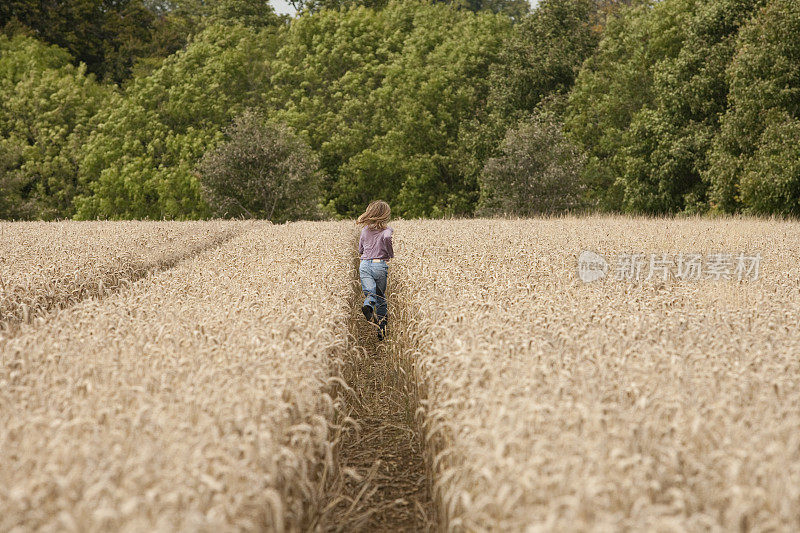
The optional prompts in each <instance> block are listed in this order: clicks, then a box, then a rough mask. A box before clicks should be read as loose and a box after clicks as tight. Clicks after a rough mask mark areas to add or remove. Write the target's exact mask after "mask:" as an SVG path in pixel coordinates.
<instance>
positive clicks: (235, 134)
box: [198, 110, 321, 222]
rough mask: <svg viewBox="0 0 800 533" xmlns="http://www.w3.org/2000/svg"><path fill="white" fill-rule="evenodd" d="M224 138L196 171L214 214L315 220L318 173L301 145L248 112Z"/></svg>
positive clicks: (283, 128)
mask: <svg viewBox="0 0 800 533" xmlns="http://www.w3.org/2000/svg"><path fill="white" fill-rule="evenodd" d="M226 135H227V139H226V140H225V142H223V143H221V144H220V145H218V146H217V147H216V148H214V149H212V150H210V151H208V152H206V154H205V155H204V156H203V159H202V160H201V161H200V164H199V167H198V169H199V171H200V174H201V177H200V182H201V185H202V188H203V194H204V196H205V198H206V200H207V201H208V204H209V205H210V206H211V208H212V210H213V213H214V215H215V216H222V217H231V216H247V217H250V218H261V219H267V220H271V221H273V222H286V221H287V220H297V219H301V218H305V219H309V218H317V217H318V216H319V214H320V213H319V210H318V207H317V206H318V203H319V200H320V195H321V191H320V184H321V175H320V172H319V167H318V161H317V156H316V154H314V153H313V152H312V151H311V148H310V147H309V146H308V144H307V143H306V142H305V141H303V140H302V139H301V138H300V137H298V136H297V135H296V134H295V133H294V132H293V131H292V130H291V129H290V128H288V127H287V126H285V125H283V124H270V123H268V122H267V121H266V120H265V119H264V117H263V116H261V115H260V114H259V113H257V112H255V111H252V110H247V111H245V112H244V113H243V114H241V115H239V116H238V117H236V119H235V120H234V122H233V124H232V125H231V126H230V127H229V128H228V129H227V130H226Z"/></svg>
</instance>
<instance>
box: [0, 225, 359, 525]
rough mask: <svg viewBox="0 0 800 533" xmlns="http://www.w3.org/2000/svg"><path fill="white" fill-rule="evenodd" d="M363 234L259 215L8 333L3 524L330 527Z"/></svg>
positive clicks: (2, 359)
mask: <svg viewBox="0 0 800 533" xmlns="http://www.w3.org/2000/svg"><path fill="white" fill-rule="evenodd" d="M352 238H353V230H352V222H347V223H345V222H342V223H293V224H288V225H281V226H274V225H271V224H258V225H255V226H253V227H252V228H251V229H250V230H249V231H248V232H246V233H244V234H242V235H240V236H238V237H236V238H234V239H232V240H231V241H229V242H227V243H226V244H224V245H223V246H221V247H219V248H215V249H212V250H206V251H205V252H203V253H201V254H199V255H198V256H197V257H195V258H193V259H191V260H188V261H183V262H181V263H179V264H178V265H177V266H176V267H175V268H172V269H170V270H167V271H164V272H162V273H160V274H158V275H155V276H148V277H146V278H144V279H141V280H139V281H138V282H136V283H134V284H132V285H131V286H130V287H129V288H128V289H126V290H125V291H121V292H118V293H116V294H113V295H110V296H109V297H108V298H104V299H88V300H84V301H82V302H80V303H78V304H77V305H74V306H72V307H70V308H68V309H65V310H64V311H62V312H60V313H59V314H58V315H57V316H55V317H53V319H52V320H49V321H47V322H45V323H44V324H40V325H38V326H36V327H35V326H33V325H23V326H21V328H20V331H19V332H18V334H17V335H16V336H15V337H13V338H11V339H7V340H5V341H3V342H2V343H0V450H2V456H3V457H2V460H0V509H2V512H1V513H0V530H2V531H9V530H14V529H15V528H16V527H22V528H24V529H25V530H39V529H42V530H78V531H151V530H161V531H178V530H192V531H200V530H204V531H226V530H250V531H253V530H271V531H282V530H297V529H307V528H313V527H314V521H315V520H317V519H318V518H317V512H318V509H316V506H317V505H319V504H321V502H323V501H324V500H325V499H324V498H323V496H322V495H321V494H320V491H321V490H322V489H321V487H322V486H323V485H324V482H325V480H324V479H323V478H324V477H325V476H327V475H329V473H330V472H329V470H330V468H332V466H333V465H332V462H333V456H332V451H331V449H332V445H331V442H330V439H331V434H332V433H333V432H332V431H331V428H330V425H329V422H330V421H331V420H333V419H334V417H333V410H334V408H335V407H334V400H332V399H331V397H330V396H329V395H328V391H329V390H330V375H331V368H332V367H333V366H336V365H338V363H337V361H339V358H340V357H341V354H342V353H343V351H344V350H345V349H346V345H347V343H348V340H347V320H348V317H349V308H348V301H349V299H350V298H351V294H352V272H351V269H352V250H351V243H352Z"/></svg>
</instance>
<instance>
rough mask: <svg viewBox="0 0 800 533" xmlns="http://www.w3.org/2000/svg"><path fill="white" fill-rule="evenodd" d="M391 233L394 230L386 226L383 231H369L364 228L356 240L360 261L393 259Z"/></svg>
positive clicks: (367, 227) (367, 228) (366, 227)
mask: <svg viewBox="0 0 800 533" xmlns="http://www.w3.org/2000/svg"><path fill="white" fill-rule="evenodd" d="M392 233H394V229H393V228H391V227H389V226H387V227H386V229H384V230H374V229H370V228H369V226H364V228H363V229H362V230H361V237H360V238H359V239H358V253H359V254H360V255H361V259H389V258H392V257H394V250H393V249H392Z"/></svg>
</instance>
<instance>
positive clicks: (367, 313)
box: [361, 305, 372, 322]
mask: <svg viewBox="0 0 800 533" xmlns="http://www.w3.org/2000/svg"><path fill="white" fill-rule="evenodd" d="M361 312H362V313H364V318H366V319H367V320H368V321H370V322H372V306H371V305H362V306H361Z"/></svg>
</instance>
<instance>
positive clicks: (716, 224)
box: [0, 217, 800, 532]
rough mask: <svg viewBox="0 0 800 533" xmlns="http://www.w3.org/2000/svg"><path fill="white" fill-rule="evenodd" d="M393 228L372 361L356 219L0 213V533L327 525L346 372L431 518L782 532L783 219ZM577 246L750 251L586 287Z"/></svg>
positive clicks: (795, 501)
mask: <svg viewBox="0 0 800 533" xmlns="http://www.w3.org/2000/svg"><path fill="white" fill-rule="evenodd" d="M390 224H391V225H392V226H393V227H394V228H395V234H394V250H395V254H396V257H395V259H393V260H392V261H391V262H390V267H389V286H388V298H389V327H388V330H387V333H388V335H387V338H386V340H385V341H383V342H382V343H381V344H380V346H381V347H380V349H378V350H377V351H370V350H373V348H374V346H372V345H363V344H359V343H361V342H363V341H362V340H359V339H355V338H354V334H353V331H354V328H353V321H354V320H358V317H359V315H360V310H358V309H357V308H356V307H357V306H360V287H359V285H358V281H357V279H358V278H357V273H356V272H355V267H356V265H357V256H356V244H357V239H358V229H357V228H356V226H355V225H354V224H353V221H341V222H299V223H289V224H284V225H272V224H269V223H265V222H220V221H213V222H198V223H168V222H158V223H145V222H137V223H134V222H131V223H102V222H96V223H90V224H86V225H78V224H76V223H55V224H44V223H41V224H16V223H3V224H2V229H3V233H4V235H6V236H9V237H8V238H7V239H6V240H4V241H3V243H2V244H1V245H0V247H1V248H2V249H3V254H4V255H3V256H4V257H6V258H8V257H17V258H20V259H19V260H18V261H13V262H12V261H4V262H3V263H2V265H0V276H2V280H3V283H2V284H0V290H2V291H3V293H2V298H1V299H0V302H3V306H4V307H2V309H3V310H4V311H3V313H4V315H3V316H4V317H10V318H7V320H8V324H13V327H11V326H7V327H6V328H5V329H4V334H3V336H0V452H1V453H0V531H109V530H119V531H340V530H343V529H342V526H341V525H337V523H336V515H335V513H334V514H331V510H332V509H334V508H345V509H346V510H347V509H349V511H350V512H356V511H354V509H355V510H357V512H362V511H363V512H365V513H367V512H370V510H369V509H360V508H358V505H359V501H358V500H359V498H361V499H362V500H366V499H367V498H362V496H363V494H380V493H381V492H382V491H380V490H377V489H375V488H374V487H373V488H370V486H369V482H370V481H369V480H368V479H367V480H364V479H362V478H363V476H360V475H359V474H358V473H357V472H354V471H350V470H348V469H347V468H342V467H341V464H340V457H339V454H340V453H341V450H342V449H344V448H348V446H344V447H343V446H342V439H346V438H347V436H346V435H347V434H348V431H349V432H350V433H352V432H356V433H357V432H358V431H359V427H360V426H361V425H363V423H364V421H359V420H357V419H356V420H351V419H349V418H348V417H349V416H350V415H351V414H352V413H353V412H356V411H357V412H360V413H361V415H360V416H367V415H369V413H366V414H365V413H364V412H363V411H364V409H365V407H364V406H363V405H362V406H361V407H360V409H357V410H355V411H352V410H351V411H348V410H347V409H346V408H344V407H343V406H344V405H346V403H347V401H353V400H352V398H356V399H357V400H356V401H360V400H358V398H362V397H363V396H361V395H360V391H359V390H355V389H357V388H358V387H359V386H362V385H363V383H366V382H369V380H370V379H373V378H375V377H374V376H370V375H369V368H368V367H369V365H367V364H366V363H365V362H364V361H366V360H367V359H365V358H370V357H373V358H374V357H385V358H388V359H389V360H390V362H389V363H387V364H385V365H379V366H381V368H382V369H383V370H382V371H384V372H394V373H395V374H396V375H394V376H390V377H387V376H385V375H384V376H382V378H381V379H383V380H385V381H387V382H389V381H390V382H391V383H390V386H391V387H393V388H395V389H396V390H402V391H403V394H406V395H407V402H408V404H407V405H406V406H404V407H403V409H404V410H405V409H407V410H408V412H409V413H411V414H410V418H411V421H410V426H409V427H410V428H412V429H411V430H412V431H416V432H417V433H418V435H419V439H420V442H421V443H422V445H421V452H420V453H421V454H422V455H423V456H424V457H423V459H424V463H425V467H426V470H427V479H422V480H421V481H419V482H421V483H426V484H428V485H429V487H430V495H431V498H432V500H433V508H434V509H435V514H436V517H435V523H432V524H429V529H433V530H447V531H531V532H535V531H730V530H739V531H796V530H798V529H800V359H798V354H800V336H799V335H798V334H797V324H798V320H800V316H799V315H800V289H798V287H800V272H799V271H798V268H797V264H796V261H797V260H796V257H797V255H798V252H800V225H798V224H797V223H792V222H784V221H777V220H759V219H747V218H722V219H692V218H689V219H638V218H628V217H589V218H579V217H565V218H546V219H529V220H513V219H492V220H490V219H471V220H397V221H393V222H391V223H390ZM55 236H58V237H55ZM52 242H58V243H59V244H58V245H49V244H48V243H52ZM585 250H589V251H592V252H595V253H597V254H599V255H600V256H602V257H604V258H606V259H607V260H608V261H609V263H613V261H614V260H616V259H619V258H620V257H622V256H620V254H633V253H640V254H642V255H643V256H648V255H649V254H657V256H658V257H661V256H662V254H670V255H675V254H684V253H685V254H690V253H699V254H702V255H703V256H704V257H709V256H710V254H719V253H731V254H738V253H739V252H743V253H747V254H756V253H758V254H760V258H761V261H760V266H759V272H758V275H757V276H753V277H752V278H745V279H742V280H740V279H737V278H736V276H731V277H730V278H731V279H725V277H724V276H712V277H708V278H704V279H699V280H687V279H679V278H677V277H675V276H670V275H668V276H667V278H666V279H664V278H663V277H662V276H661V275H660V274H659V275H657V276H652V277H651V279H617V276H615V272H614V269H613V268H609V271H608V274H607V275H606V276H605V277H603V278H601V279H599V280H596V281H593V282H591V283H587V282H585V281H582V280H581V278H580V277H579V271H578V257H579V255H580V254H581V252H582V251H585ZM615 258H616V259H615ZM126 265H127V266H126ZM131 265H137V266H135V267H132V266H131ZM133 272H135V273H133ZM645 274H646V272H645ZM718 277H719V279H717V278H718ZM643 278H644V276H643ZM108 280H112V281H108ZM115 280H116V281H115ZM119 280H122V281H119ZM23 305H24V306H25V307H23ZM22 309H27V311H25V316H23V312H22V311H21V310H22ZM361 320H363V317H362V318H361ZM371 342H374V341H371ZM348 365H349V366H348ZM360 365H361V367H363V369H364V371H363V372H360V373H361V374H364V375H362V376H361V378H359V379H361V380H362V381H361V382H360V383H361V385H359V382H354V381H351V382H348V383H346V382H345V380H344V379H343V376H342V373H341V369H342V368H343V367H347V368H349V370H348V371H347V372H346V373H345V374H346V375H345V378H347V376H349V375H354V374H359V372H358V369H359V368H360ZM375 379H377V378H375ZM370 387H371V389H370V390H371V391H372V392H370V394H378V395H380V393H381V392H380V391H381V389H380V387H381V384H380V383H370ZM395 397H396V396H392V398H395ZM353 416H355V415H353ZM376 416H377V415H376ZM400 418H402V416H401V417H400ZM396 420H397V419H396V418H393V419H392V422H391V423H392V424H397V423H398V422H396ZM383 423H384V424H389V422H387V421H384V422H383ZM370 424H371V426H370V427H371V428H372V429H371V430H370V431H374V432H375V434H381V425H380V424H381V421H380V420H377V419H376V418H375V417H372V418H371V419H370ZM344 426H347V427H349V428H350V429H349V430H348V431H345V432H344V433H343V432H342V428H343V427H344ZM400 430H402V431H405V430H403V429H402V428H400ZM362 441H365V442H366V444H363V443H362V444H361V445H362V446H364V445H366V446H368V445H369V439H362ZM349 449H351V450H352V449H353V447H352V446H350V447H349ZM361 452H363V450H362V449H356V450H355V452H352V451H351V453H361ZM391 453H392V450H387V451H386V454H391ZM387 458H388V456H387ZM398 475H399V476H401V475H402V473H401V474H398ZM344 480H347V482H346V483H345V481H344ZM397 481H398V483H400V482H401V481H402V482H403V483H409V482H410V480H408V479H397ZM356 482H359V483H363V484H364V485H363V489H361V488H359V487H360V485H357V484H356V485H355V487H356V489H355V491H354V492H355V493H356V495H355V496H344V495H341V494H336V492H335V490H336V488H337V487H343V486H345V485H347V486H350V487H352V486H354V483H356ZM383 492H391V491H383ZM422 492H424V491H422ZM348 498H349V499H348ZM369 505H373V504H372V503H370V504H369ZM374 505H375V506H378V505H382V504H380V503H375V504H374ZM374 512H375V511H374V510H373V514H374ZM349 520H350V521H349V522H348V523H349V524H357V523H362V522H359V520H358V519H356V518H353V517H352V514H351V516H350V518H349ZM373 523H375V522H373ZM378 523H383V524H384V526H385V527H384V529H386V530H390V529H391V530H394V529H395V528H393V527H392V526H391V525H390V524H389V523H388V522H378ZM397 529H402V528H399V527H398V528H397Z"/></svg>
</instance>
